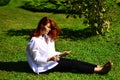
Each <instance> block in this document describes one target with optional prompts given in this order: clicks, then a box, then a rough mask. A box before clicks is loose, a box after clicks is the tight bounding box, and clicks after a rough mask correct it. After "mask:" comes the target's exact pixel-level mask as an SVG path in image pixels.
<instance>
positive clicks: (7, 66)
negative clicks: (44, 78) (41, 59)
mask: <svg viewBox="0 0 120 80" xmlns="http://www.w3.org/2000/svg"><path fill="white" fill-rule="evenodd" d="M0 70H3V71H15V72H25V73H33V72H32V70H31V69H30V67H29V65H28V63H27V62H26V61H18V62H0Z"/></svg>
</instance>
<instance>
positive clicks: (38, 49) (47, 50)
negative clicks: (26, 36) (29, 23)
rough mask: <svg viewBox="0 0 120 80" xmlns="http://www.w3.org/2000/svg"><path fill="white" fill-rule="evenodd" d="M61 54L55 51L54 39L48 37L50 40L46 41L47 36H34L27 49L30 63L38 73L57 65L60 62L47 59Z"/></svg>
mask: <svg viewBox="0 0 120 80" xmlns="http://www.w3.org/2000/svg"><path fill="white" fill-rule="evenodd" d="M47 37H48V36H47ZM59 54H60V52H56V51H55V45H54V41H50V38H49V37H48V42H47V43H46V40H45V36H40V37H32V38H31V40H30V42H29V43H28V45H27V49H26V56H27V60H28V63H29V65H30V67H31V69H32V70H33V71H34V72H35V73H37V74H39V73H40V72H45V71H47V70H49V69H52V68H53V67H55V66H56V65H57V64H58V62H56V61H47V59H48V57H52V56H55V55H59Z"/></svg>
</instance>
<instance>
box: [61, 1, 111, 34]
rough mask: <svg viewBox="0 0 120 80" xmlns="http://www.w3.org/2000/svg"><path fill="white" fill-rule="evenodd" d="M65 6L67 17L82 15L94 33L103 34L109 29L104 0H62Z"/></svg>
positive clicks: (80, 16)
mask: <svg viewBox="0 0 120 80" xmlns="http://www.w3.org/2000/svg"><path fill="white" fill-rule="evenodd" d="M62 3H63V4H64V6H65V7H66V12H67V14H68V15H67V18H68V17H69V16H72V17H74V18H77V17H79V18H82V17H84V19H85V20H84V22H83V23H84V24H87V26H89V27H90V28H91V30H92V31H93V33H94V32H95V34H103V33H104V32H106V31H108V30H109V27H110V21H109V17H108V16H107V14H106V13H107V5H106V0H63V1H62Z"/></svg>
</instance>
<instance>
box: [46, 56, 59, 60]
mask: <svg viewBox="0 0 120 80" xmlns="http://www.w3.org/2000/svg"><path fill="white" fill-rule="evenodd" d="M59 59H60V56H59V55H55V56H53V57H51V58H48V60H47V61H59Z"/></svg>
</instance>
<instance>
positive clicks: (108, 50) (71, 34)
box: [0, 0, 120, 80]
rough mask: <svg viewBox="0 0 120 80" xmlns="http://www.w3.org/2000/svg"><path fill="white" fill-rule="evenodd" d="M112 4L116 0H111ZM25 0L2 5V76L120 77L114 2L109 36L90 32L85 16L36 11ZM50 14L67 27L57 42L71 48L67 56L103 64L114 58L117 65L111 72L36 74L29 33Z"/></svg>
mask: <svg viewBox="0 0 120 80" xmlns="http://www.w3.org/2000/svg"><path fill="white" fill-rule="evenodd" d="M108 1H109V3H110V5H111V4H112V0H108ZM22 4H23V2H22V0H11V2H10V3H9V4H8V5H6V6H0V80H119V76H120V71H119V70H120V63H119V61H120V37H119V36H120V20H119V17H120V16H119V14H120V9H119V8H120V7H119V6H117V5H115V4H113V5H114V7H111V9H112V10H115V11H111V12H110V13H109V14H110V15H111V16H112V18H113V20H112V21H111V28H110V32H109V33H106V35H105V36H87V35H88V34H85V33H84V32H82V31H83V29H84V28H86V26H85V25H83V24H82V19H73V18H69V19H66V18H65V17H66V15H65V14H54V13H46V12H32V11H28V10H24V9H22V8H20V6H21V5H22ZM44 16H48V17H50V18H52V19H54V20H55V21H56V23H57V24H58V26H59V27H60V28H61V29H62V30H63V31H64V33H63V34H61V35H60V38H59V40H58V41H57V42H56V50H58V51H64V50H71V51H72V53H71V55H68V56H67V57H66V58H71V59H77V60H83V61H87V62H91V63H96V64H101V65H103V64H104V63H105V62H106V61H107V60H109V59H111V60H112V61H113V63H114V66H113V68H112V70H111V71H110V73H109V74H107V75H97V74H76V73H70V72H66V73H61V72H54V73H50V74H39V75H37V74H34V73H33V72H32V71H31V70H30V69H29V66H28V64H27V61H26V54H25V50H26V45H27V42H28V40H27V38H28V34H30V32H31V30H33V29H35V28H36V26H37V24H38V22H39V20H40V19H41V18H42V17H44Z"/></svg>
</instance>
